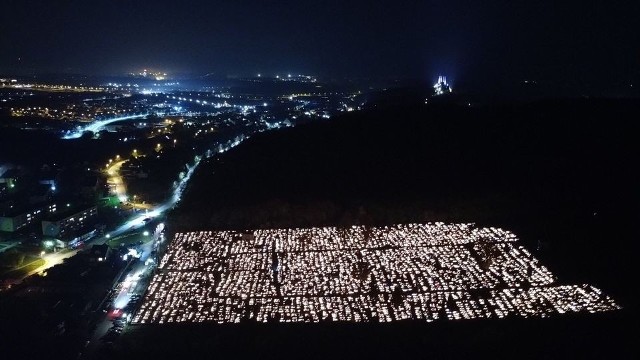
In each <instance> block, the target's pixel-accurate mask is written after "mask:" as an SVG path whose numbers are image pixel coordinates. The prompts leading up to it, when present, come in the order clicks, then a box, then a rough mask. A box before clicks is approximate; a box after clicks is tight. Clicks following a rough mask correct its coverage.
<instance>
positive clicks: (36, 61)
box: [0, 0, 640, 87]
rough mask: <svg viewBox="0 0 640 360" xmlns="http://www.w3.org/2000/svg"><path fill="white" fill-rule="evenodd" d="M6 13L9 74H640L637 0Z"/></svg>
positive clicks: (103, 7) (606, 81)
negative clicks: (147, 71)
mask: <svg viewBox="0 0 640 360" xmlns="http://www.w3.org/2000/svg"><path fill="white" fill-rule="evenodd" d="M4 9H5V11H3V12H2V15H0V33H1V34H2V35H1V36H0V46H2V48H3V53H4V54H3V55H4V56H3V57H2V58H1V59H0V73H5V74H33V73H67V74H69V73H76V74H88V75H120V74H125V73H128V72H135V71H139V70H141V69H143V68H148V69H152V70H156V71H162V72H168V73H172V74H176V73H180V74H188V75H191V76H193V75H202V74H214V75H215V76H220V77H225V76H234V75H237V76H249V75H257V74H258V73H261V74H265V75H275V74H287V73H292V74H313V75H318V76H324V77H335V78H393V77H402V78H414V79H419V80H424V81H431V80H432V79H434V78H435V77H437V75H439V74H446V75H447V76H448V77H449V79H450V80H451V81H452V82H453V83H454V84H455V83H456V82H459V81H464V82H468V83H475V84H483V83H487V82H513V81H516V82H517V81H525V80H533V81H549V80H553V81H557V82H559V83H576V84H590V85H591V86H599V85H615V86H621V87H625V86H631V85H632V83H633V82H634V81H637V79H638V77H639V74H640V64H639V63H638V61H637V60H638V58H639V57H640V51H639V50H638V48H637V45H636V44H637V43H638V40H639V34H640V28H639V26H638V24H637V22H636V21H635V20H637V18H638V14H640V4H637V3H635V4H631V2H629V3H627V4H620V3H615V4H612V3H605V2H593V3H589V4H587V3H584V2H579V1H573V0H568V1H562V2H560V3H558V2H557V1H555V2H553V1H540V2H529V1H512V2H510V3H509V4H502V2H498V1H489V2H486V1H485V2H482V3H479V2H471V1H455V2H451V1H447V2H445V1H437V0H434V1H424V2H421V3H410V4H408V3H402V4H399V3H397V2H391V1H386V0H383V1H377V2H365V1H350V2H348V3H344V2H339V1H334V0H327V1H318V2H312V3H308V2H293V1H286V2H280V3H278V4H264V3H263V2H259V1H250V0H245V1H235V2H233V3H222V2H220V1H198V0H196V1H190V2H174V1H165V0H159V1H154V2H152V3H143V2H135V3H134V2H129V1H105V0H96V1H91V2H84V1H78V0H65V1H58V2H55V3H54V2H49V1H43V0H28V1H17V0H9V1H8V2H6V3H5V6H4ZM463 79H464V80H463Z"/></svg>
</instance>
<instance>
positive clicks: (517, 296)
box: [133, 223, 619, 324]
mask: <svg viewBox="0 0 640 360" xmlns="http://www.w3.org/2000/svg"><path fill="white" fill-rule="evenodd" d="M517 240H518V239H517V237H516V236H515V235H514V234H513V233H511V232H509V231H505V230H502V229H498V228H476V227H474V226H473V224H443V223H429V224H406V225H395V226H388V227H364V226H353V227H351V228H335V227H323V228H306V229H272V230H255V231H246V232H235V231H204V232H193V233H181V234H177V235H176V237H175V239H174V240H173V242H172V244H171V246H170V248H169V250H168V251H167V253H166V254H165V256H164V257H163V258H162V259H161V261H160V264H159V266H158V270H159V272H158V273H157V274H156V275H155V276H154V278H153V280H152V282H151V284H150V286H149V290H148V292H147V295H146V296H145V298H144V302H143V305H142V307H141V308H140V310H139V311H138V313H137V314H136V315H135V316H134V319H133V321H134V322H136V323H141V324H144V323H170V322H215V323H229V322H231V323H235V322H240V321H244V320H251V321H258V322H269V321H279V322H320V321H345V322H369V321H380V322H388V321H397V320H409V319H418V320H426V321H433V320H438V319H445V320H447V319H448V320H454V319H476V318H502V317H507V316H513V315H515V316H523V317H528V316H540V317H544V316H549V315H551V314H557V313H565V312H580V311H588V312H599V311H609V310H614V309H618V308H619V307H618V305H617V304H616V303H615V302H614V301H613V300H612V299H611V298H609V297H608V296H606V295H604V294H602V292H601V291H600V290H598V289H596V288H594V287H592V286H589V285H559V284H557V282H556V278H555V277H554V275H553V274H552V273H551V272H550V271H549V270H548V269H547V268H546V267H545V266H543V265H542V264H540V262H539V261H538V260H537V259H536V258H535V257H533V256H532V254H531V253H529V252H528V251H527V250H526V249H525V248H523V247H522V246H519V245H518V241H517Z"/></svg>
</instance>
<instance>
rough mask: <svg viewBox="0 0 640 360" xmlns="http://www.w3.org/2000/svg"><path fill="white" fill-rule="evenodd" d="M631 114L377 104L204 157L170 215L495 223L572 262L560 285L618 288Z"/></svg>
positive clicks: (623, 106) (273, 222) (233, 221)
mask: <svg viewBox="0 0 640 360" xmlns="http://www.w3.org/2000/svg"><path fill="white" fill-rule="evenodd" d="M639 119H640V104H639V103H638V102H637V101H624V100H566V101H546V102H537V103H531V104H525V105H517V106H499V107H490V106H486V107H468V106H456V105H446V104H439V105H429V106H425V105H422V106H415V105H414V106H390V107H384V108H380V107H377V108H373V109H369V110H367V111H362V112H357V113H350V114H348V115H345V116H342V117H337V118H335V119H331V120H329V121H327V122H324V123H314V124H310V125H306V126H302V127H298V128H295V129H288V130H284V131H278V132H272V133H268V134H263V135H261V136H257V137H254V138H252V139H250V140H249V141H247V142H245V143H243V144H242V145H241V146H239V147H237V148H235V149H234V150H232V151H230V152H229V153H227V154H224V155H222V156H220V157H219V158H217V159H210V160H208V161H207V162H205V163H203V164H202V166H201V167H200V168H198V170H197V172H196V174H195V175H194V178H193V180H192V182H191V183H190V185H189V187H188V190H187V192H186V194H185V198H184V200H183V202H182V203H181V205H180V208H179V209H178V210H177V211H175V212H174V214H172V216H171V217H170V218H171V219H172V222H173V223H174V229H175V230H200V229H233V228H240V229H246V228H255V227H290V226H318V225H338V226H341V225H352V224H391V223H398V222H415V221H445V222H449V221H469V222H477V223H480V224H482V225H489V226H503V227H507V228H509V229H511V230H513V231H516V233H517V234H518V235H519V236H521V238H522V239H523V241H524V243H525V244H527V246H529V247H530V248H536V247H537V246H538V241H540V244H542V246H543V249H548V250H546V253H543V254H542V256H543V257H545V260H546V261H548V262H551V263H553V262H554V261H557V262H558V263H561V262H563V261H566V260H567V259H568V258H570V259H571V263H572V264H573V265H572V266H571V267H567V269H570V270H571V269H573V270H575V273H573V274H568V275H565V276H567V280H568V279H570V278H571V276H572V275H573V276H575V277H576V281H579V280H585V281H590V282H594V281H595V283H596V284H597V283H598V282H597V280H598V279H602V281H603V282H608V283H609V282H617V283H618V285H620V287H621V289H622V290H620V291H621V292H622V293H624V292H625V290H624V289H626V287H625V285H624V283H625V280H624V276H623V275H624V274H625V273H627V271H630V270H631V268H630V267H631V265H630V264H631V262H632V261H631V258H630V256H631V255H629V256H627V257H626V258H625V255H624V253H626V254H630V252H628V251H625V250H624V249H625V248H626V247H627V246H628V245H629V243H630V242H632V241H634V240H633V239H634V238H635V236H636V235H637V231H636V230H635V227H634V226H633V224H636V223H638V220H640V219H639V216H638V214H639V212H638V211H637V204H638V203H639V200H640V196H639V191H640V188H639V187H638V186H637V184H638V183H639V182H638V177H637V175H636V173H637V171H635V169H634V167H635V166H636V159H637V155H638V145H637V141H636V138H637V135H638V131H637V130H636V128H637V123H638V121H640V120H639ZM621 254H622V255H621ZM627 258H629V259H627ZM625 259H626V260H625ZM627 260H629V261H627ZM585 269H589V270H590V271H586V270H585ZM556 270H557V269H556ZM569 272H570V271H569ZM612 286H613V287H615V286H614V285H612Z"/></svg>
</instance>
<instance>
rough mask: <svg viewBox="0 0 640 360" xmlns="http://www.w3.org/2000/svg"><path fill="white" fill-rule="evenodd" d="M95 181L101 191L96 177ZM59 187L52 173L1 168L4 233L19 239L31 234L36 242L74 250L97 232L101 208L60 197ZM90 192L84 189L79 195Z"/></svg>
mask: <svg viewBox="0 0 640 360" xmlns="http://www.w3.org/2000/svg"><path fill="white" fill-rule="evenodd" d="M45 168H46V167H45ZM93 179H94V180H93V183H92V184H93V189H94V190H96V191H97V188H96V186H97V185H96V180H95V179H96V177H95V176H94V177H93ZM57 183H58V176H57V175H55V171H51V170H50V169H45V170H42V169H41V171H40V172H38V174H37V175H34V174H29V171H27V170H26V169H24V168H22V167H15V166H13V165H4V166H1V167H0V187H1V188H2V189H4V190H3V191H0V232H2V233H5V234H9V235H13V236H12V237H15V238H20V237H24V236H25V233H31V234H32V236H33V237H34V238H35V239H42V240H46V241H50V240H57V241H58V242H56V243H55V244H56V246H73V244H74V243H77V242H78V241H81V240H82V239H84V238H86V237H87V236H89V235H90V234H91V233H92V232H95V226H94V225H95V224H96V221H97V215H98V212H97V207H96V206H95V205H80V204H82V202H74V203H73V204H72V203H70V202H66V201H64V200H63V199H62V198H59V197H57V196H56V192H57V190H58V189H57V187H56V184H57ZM88 189H89V188H87V187H84V186H83V187H81V188H79V189H78V194H79V195H82V194H84V193H86V192H87V191H89V190H88Z"/></svg>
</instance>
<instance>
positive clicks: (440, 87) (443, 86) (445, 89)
mask: <svg viewBox="0 0 640 360" xmlns="http://www.w3.org/2000/svg"><path fill="white" fill-rule="evenodd" d="M433 90H434V92H435V95H442V94H448V93H450V92H451V91H452V89H451V86H449V84H447V77H446V76H438V82H437V83H436V84H435V85H433Z"/></svg>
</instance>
